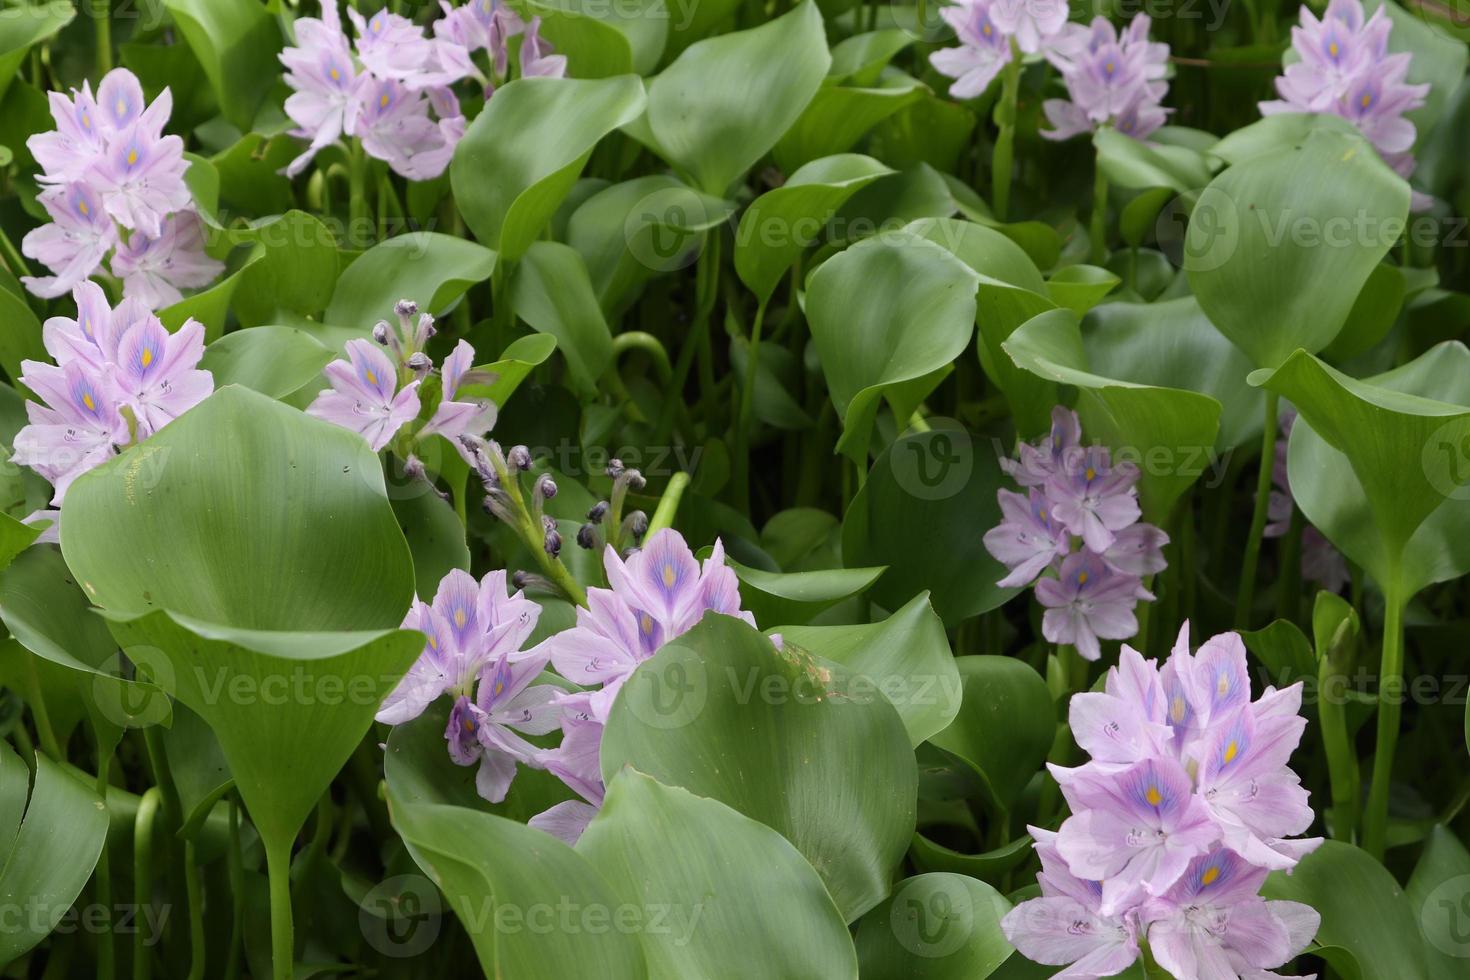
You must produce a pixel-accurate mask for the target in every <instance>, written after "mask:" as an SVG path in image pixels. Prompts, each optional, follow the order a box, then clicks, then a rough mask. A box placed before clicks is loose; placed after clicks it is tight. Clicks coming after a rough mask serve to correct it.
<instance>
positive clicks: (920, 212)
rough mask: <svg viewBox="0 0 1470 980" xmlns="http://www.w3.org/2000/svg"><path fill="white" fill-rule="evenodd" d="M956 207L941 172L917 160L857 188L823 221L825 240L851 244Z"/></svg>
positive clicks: (946, 213)
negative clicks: (825, 227)
mask: <svg viewBox="0 0 1470 980" xmlns="http://www.w3.org/2000/svg"><path fill="white" fill-rule="evenodd" d="M956 207H957V205H956V203H955V198H954V195H953V194H952V193H951V192H950V188H949V184H948V183H947V182H946V181H945V179H944V176H943V175H942V174H940V173H939V171H937V170H935V169H934V168H933V167H931V166H929V165H928V164H923V163H921V164H919V165H917V166H915V167H913V168H911V169H909V170H900V171H895V172H894V173H891V174H884V175H883V176H882V177H879V178H878V179H877V180H875V181H873V182H872V183H871V184H869V185H868V186H866V187H863V188H860V189H859V190H858V192H857V193H856V194H853V195H852V196H851V197H850V198H848V199H847V201H846V202H844V203H843V205H842V206H841V207H840V208H838V209H837V213H836V214H834V215H833V216H832V220H831V221H829V222H827V241H828V242H829V243H830V244H831V245H834V246H841V245H847V244H851V243H852V242H856V241H861V240H862V239H864V238H870V237H872V236H874V235H877V234H878V233H879V232H891V231H893V230H894V229H896V228H902V227H903V226H905V225H907V224H909V223H910V222H914V221H919V220H920V219H923V218H948V217H950V216H951V215H953V214H954V213H955V209H956ZM941 244H943V243H941Z"/></svg>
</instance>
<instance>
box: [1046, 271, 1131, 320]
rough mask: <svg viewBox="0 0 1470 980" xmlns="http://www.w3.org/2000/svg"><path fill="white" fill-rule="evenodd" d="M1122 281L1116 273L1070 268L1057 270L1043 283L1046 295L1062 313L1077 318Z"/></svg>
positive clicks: (1100, 300) (1085, 313)
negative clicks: (1073, 314)
mask: <svg viewBox="0 0 1470 980" xmlns="http://www.w3.org/2000/svg"><path fill="white" fill-rule="evenodd" d="M1122 281H1123V280H1122V279H1121V278H1119V277H1118V275H1117V274H1116V273H1113V272H1109V271H1108V270H1107V269H1100V268H1098V267H1097V266H1095V265H1069V266H1064V267H1063V268H1061V269H1058V270H1057V271H1056V273H1055V274H1053V275H1052V277H1051V278H1050V279H1048V280H1047V283H1046V291H1047V292H1048V293H1050V294H1051V298H1052V299H1053V300H1054V301H1055V302H1056V304H1057V305H1058V306H1060V307H1062V308H1063V309H1067V310H1071V311H1072V312H1073V313H1076V314H1077V315H1078V316H1086V315H1087V311H1088V310H1090V309H1092V308H1093V307H1094V306H1096V305H1097V304H1098V303H1100V302H1102V299H1103V297H1104V296H1106V295H1107V294H1108V293H1111V292H1112V291H1113V290H1114V289H1116V288H1117V286H1118V283H1120V282H1122Z"/></svg>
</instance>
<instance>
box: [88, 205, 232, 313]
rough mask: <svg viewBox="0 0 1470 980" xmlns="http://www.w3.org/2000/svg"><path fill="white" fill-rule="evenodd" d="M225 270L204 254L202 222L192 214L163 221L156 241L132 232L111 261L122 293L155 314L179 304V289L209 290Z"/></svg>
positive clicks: (180, 297) (194, 213) (181, 213)
mask: <svg viewBox="0 0 1470 980" xmlns="http://www.w3.org/2000/svg"><path fill="white" fill-rule="evenodd" d="M224 269H225V264H224V263H223V262H221V261H219V260H218V259H213V258H210V256H209V254H208V253H207V252H205V250H204V222H203V220H202V219H200V217H199V215H198V213H196V212H195V211H192V210H183V211H179V212H177V213H176V214H173V215H170V216H169V217H168V218H165V219H164V222H163V233H162V234H160V235H159V236H157V237H156V238H150V237H148V236H147V235H145V234H143V233H142V232H141V231H135V232H133V233H132V235H130V236H129V237H128V241H127V244H125V245H122V246H120V247H119V248H118V250H117V254H115V255H114V256H113V257H112V273H113V275H115V276H120V277H122V280H123V288H124V290H125V292H126V293H127V294H128V295H129V296H136V297H138V298H139V299H141V300H142V301H143V302H144V303H146V304H147V305H148V307H149V308H150V309H155V310H157V309H162V308H164V307H166V306H172V305H174V304H175V303H177V302H179V301H180V300H182V299H183V298H184V295H183V293H182V292H180V290H181V289H199V288H202V287H204V286H208V285H209V284H210V283H212V282H214V280H215V279H217V278H218V277H219V274H220V273H221V272H223V271H224Z"/></svg>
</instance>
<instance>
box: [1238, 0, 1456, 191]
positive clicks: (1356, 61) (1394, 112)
mask: <svg viewBox="0 0 1470 980" xmlns="http://www.w3.org/2000/svg"><path fill="white" fill-rule="evenodd" d="M1392 31H1393V23H1392V21H1390V20H1389V19H1388V16H1387V14H1386V13H1385V12H1384V10H1383V8H1381V7H1380V8H1379V9H1377V10H1375V11H1374V12H1373V16H1371V17H1367V18H1365V17H1364V16H1363V8H1362V6H1361V4H1359V2H1358V0H1332V2H1331V3H1329V4H1328V5H1327V12H1326V14H1324V15H1323V17H1322V19H1321V20H1318V19H1317V17H1316V16H1315V15H1314V14H1313V13H1312V11H1311V10H1310V9H1309V8H1308V7H1306V6H1303V7H1302V9H1301V26H1299V27H1293V28H1292V29H1291V44H1292V50H1293V51H1294V52H1295V54H1296V56H1297V59H1298V60H1296V61H1294V62H1293V63H1292V64H1289V65H1287V66H1286V68H1285V69H1284V70H1283V71H1282V73H1281V75H1280V77H1278V78H1277V79H1276V91H1277V93H1278V94H1279V95H1280V96H1281V98H1280V99H1277V100H1273V101H1270V102H1262V103H1261V113H1262V114H1263V115H1268V116H1269V115H1273V114H1275V113H1278V112H1325V113H1331V114H1332V115H1335V116H1340V117H1342V118H1343V119H1346V120H1348V121H1349V122H1351V123H1353V124H1354V125H1355V126H1357V127H1358V129H1359V130H1360V131H1361V132H1362V133H1363V136H1364V137H1365V138H1366V139H1367V140H1368V141H1369V142H1371V143H1372V144H1373V145H1374V146H1375V147H1377V148H1378V152H1379V153H1381V154H1382V155H1383V159H1384V160H1385V161H1387V163H1388V165H1389V166H1391V167H1393V169H1394V170H1395V171H1396V172H1397V173H1398V174H1399V175H1400V176H1402V177H1405V178H1407V177H1408V176H1409V175H1410V174H1411V173H1413V172H1414V157H1413V154H1412V153H1411V152H1410V151H1411V150H1412V149H1413V147H1414V138H1415V129H1414V124H1413V123H1412V122H1410V121H1409V120H1408V119H1406V118H1405V117H1404V114H1405V113H1407V112H1411V111H1413V110H1414V109H1417V108H1419V107H1420V106H1422V105H1423V104H1424V97H1425V96H1426V95H1428V94H1429V86H1428V85H1427V84H1426V85H1410V84H1408V82H1407V78H1408V74H1409V66H1410V62H1411V60H1412V59H1411V56H1410V55H1409V54H1408V53H1407V52H1405V53H1401V54H1389V53H1388V38H1389V34H1390V33H1391V32H1392ZM1420 203H1421V202H1420V201H1419V199H1417V198H1416V207H1418V206H1419V204H1420ZM1423 203H1427V202H1423Z"/></svg>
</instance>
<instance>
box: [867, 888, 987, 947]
mask: <svg viewBox="0 0 1470 980" xmlns="http://www.w3.org/2000/svg"><path fill="white" fill-rule="evenodd" d="M888 925H889V928H891V929H892V930H893V936H894V938H895V939H897V940H898V941H899V943H900V945H902V946H903V948H904V949H907V950H908V951H909V952H911V953H913V954H914V955H916V956H922V957H925V958H926V959H939V958H940V957H944V956H948V955H949V954H951V953H953V952H954V951H955V950H957V949H959V948H960V947H961V946H963V945H964V944H965V941H966V940H968V939H969V938H970V933H971V932H972V931H973V930H974V928H975V904H974V901H973V900H972V899H971V897H970V890H969V889H968V888H967V887H965V885H964V882H963V880H962V879H960V878H958V877H956V876H952V875H935V874H930V875H920V876H918V877H917V878H910V879H909V881H908V883H907V884H905V885H904V887H903V888H902V889H901V890H900V891H899V893H898V894H897V895H895V896H894V898H893V906H892V908H891V909H890V911H889V913H888Z"/></svg>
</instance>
